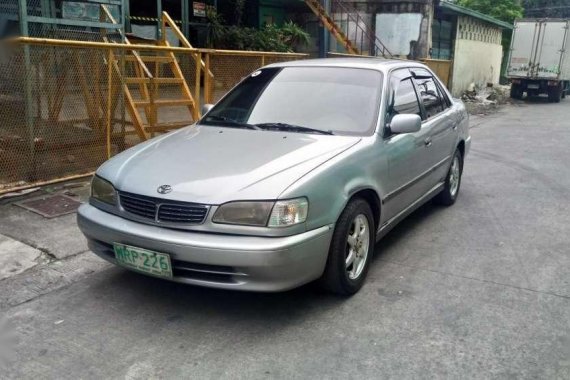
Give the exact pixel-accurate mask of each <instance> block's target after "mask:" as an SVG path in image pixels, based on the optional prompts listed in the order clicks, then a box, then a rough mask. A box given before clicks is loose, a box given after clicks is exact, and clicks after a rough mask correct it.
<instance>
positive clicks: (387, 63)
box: [266, 57, 426, 72]
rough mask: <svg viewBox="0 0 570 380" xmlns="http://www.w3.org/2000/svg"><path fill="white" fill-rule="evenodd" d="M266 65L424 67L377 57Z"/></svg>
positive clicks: (413, 62) (323, 59)
mask: <svg viewBox="0 0 570 380" xmlns="http://www.w3.org/2000/svg"><path fill="white" fill-rule="evenodd" d="M266 67H346V68H357V69H372V70H378V71H382V72H388V71H390V70H392V69H396V68H400V67H424V68H426V66H425V65H424V64H422V63H420V62H417V61H407V60H399V59H385V58H376V57H362V58H361V57H354V58H352V57H351V58H319V59H301V60H297V61H288V62H279V63H274V64H271V65H268V66H266Z"/></svg>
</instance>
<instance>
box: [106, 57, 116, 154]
mask: <svg viewBox="0 0 570 380" xmlns="http://www.w3.org/2000/svg"><path fill="white" fill-rule="evenodd" d="M114 60H115V59H114V57H113V51H112V50H111V48H109V51H108V53H107V159H109V158H111V129H112V128H111V127H112V126H111V123H112V120H113V119H112V117H111V109H112V108H113V107H112V105H111V103H112V102H113V98H112V96H111V95H112V93H113V66H112V65H113V62H114Z"/></svg>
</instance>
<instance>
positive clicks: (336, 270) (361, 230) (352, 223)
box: [320, 198, 375, 296]
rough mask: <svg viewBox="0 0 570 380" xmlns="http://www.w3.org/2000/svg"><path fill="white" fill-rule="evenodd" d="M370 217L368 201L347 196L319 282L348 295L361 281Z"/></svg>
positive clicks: (370, 244) (369, 248)
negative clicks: (348, 199) (347, 201)
mask: <svg viewBox="0 0 570 380" xmlns="http://www.w3.org/2000/svg"><path fill="white" fill-rule="evenodd" d="M374 232H375V227H374V217H373V215H372V210H371V208H370V205H369V204H368V202H366V201H365V200H364V199H361V198H355V199H353V200H351V201H350V202H349V203H348V205H347V206H346V208H345V209H344V211H343V212H342V214H341V215H340V217H339V219H338V221H337V224H336V227H335V231H334V235H333V239H332V242H331V246H330V249H329V257H328V260H327V266H326V268H325V273H324V274H323V276H322V277H321V279H320V283H321V286H322V287H323V288H325V289H326V290H328V291H330V292H332V293H336V294H339V295H344V296H348V295H352V294H354V293H356V292H357V291H358V290H360V288H361V287H362V285H363V284H364V280H365V278H366V274H367V273H368V267H369V265H370V260H371V258H372V253H373V251H374V243H375V239H374V238H375V234H374Z"/></svg>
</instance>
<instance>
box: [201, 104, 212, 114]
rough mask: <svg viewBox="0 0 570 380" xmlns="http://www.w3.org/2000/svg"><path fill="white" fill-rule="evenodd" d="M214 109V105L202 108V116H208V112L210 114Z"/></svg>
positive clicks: (205, 105)
mask: <svg viewBox="0 0 570 380" xmlns="http://www.w3.org/2000/svg"><path fill="white" fill-rule="evenodd" d="M212 108H214V105H213V104H204V105H203V106H202V109H200V112H202V115H205V114H207V113H208V112H210V110H211V109H212Z"/></svg>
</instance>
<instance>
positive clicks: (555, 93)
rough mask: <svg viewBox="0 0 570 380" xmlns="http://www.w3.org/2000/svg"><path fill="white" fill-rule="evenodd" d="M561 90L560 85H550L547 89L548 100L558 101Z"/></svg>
mask: <svg viewBox="0 0 570 380" xmlns="http://www.w3.org/2000/svg"><path fill="white" fill-rule="evenodd" d="M562 92H563V91H562V86H557V87H550V88H549V89H548V101H549V102H551V103H560V99H562Z"/></svg>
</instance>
